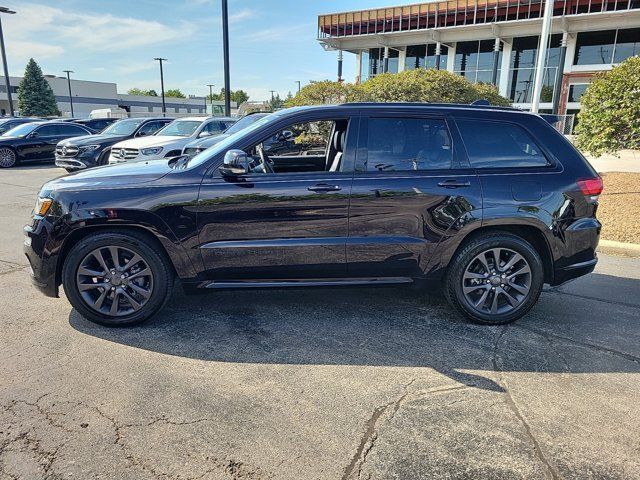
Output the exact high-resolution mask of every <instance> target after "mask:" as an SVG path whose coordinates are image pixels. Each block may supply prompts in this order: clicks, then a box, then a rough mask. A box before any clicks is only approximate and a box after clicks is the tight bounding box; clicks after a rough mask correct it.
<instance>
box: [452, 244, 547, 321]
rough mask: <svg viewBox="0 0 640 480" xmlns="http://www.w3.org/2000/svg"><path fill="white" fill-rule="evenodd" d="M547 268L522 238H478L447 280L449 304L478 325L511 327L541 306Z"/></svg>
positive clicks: (454, 262)
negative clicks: (537, 306) (513, 323)
mask: <svg viewBox="0 0 640 480" xmlns="http://www.w3.org/2000/svg"><path fill="white" fill-rule="evenodd" d="M543 283H544V269H543V265H542V260H541V259H540V255H539V254H538V252H537V251H536V250H535V249H534V248H533V246H531V244H529V243H528V242H527V241H525V240H523V239H522V238H520V237H518V236H516V235H511V234H508V233H493V234H487V235H483V236H481V237H478V238H475V239H474V240H472V241H471V242H469V243H468V244H467V245H465V246H464V247H463V248H462V250H461V251H460V252H458V253H457V254H456V256H455V257H454V259H453V260H452V262H451V264H450V266H449V270H448V273H447V277H446V285H445V293H446V296H447V299H448V300H449V303H451V305H453V306H454V307H456V308H457V309H458V310H460V311H461V312H462V313H464V314H465V315H466V316H467V317H469V318H471V319H472V320H474V321H475V322H478V323H483V324H487V325H502V324H505V323H510V322H513V321H515V320H517V319H518V318H520V317H522V316H523V315H525V314H526V313H527V312H528V311H529V310H530V309H531V308H532V307H533V305H535V303H536V302H537V301H538V297H539V296H540V292H541V291H542V285H543Z"/></svg>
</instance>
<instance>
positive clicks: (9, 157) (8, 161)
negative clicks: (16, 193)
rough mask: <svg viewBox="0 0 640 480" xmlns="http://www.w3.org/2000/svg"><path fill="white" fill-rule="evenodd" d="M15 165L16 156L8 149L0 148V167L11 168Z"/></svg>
mask: <svg viewBox="0 0 640 480" xmlns="http://www.w3.org/2000/svg"><path fill="white" fill-rule="evenodd" d="M15 163H16V154H15V153H14V152H13V150H11V149H10V148H6V147H3V148H0V167H2V168H9V167H13V166H14V165H15Z"/></svg>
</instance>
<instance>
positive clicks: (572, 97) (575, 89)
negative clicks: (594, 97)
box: [567, 83, 589, 102]
mask: <svg viewBox="0 0 640 480" xmlns="http://www.w3.org/2000/svg"><path fill="white" fill-rule="evenodd" d="M588 86H589V84H588V83H575V84H573V85H570V86H569V96H568V97H567V101H568V102H579V101H580V97H582V94H583V93H584V92H586V91H587V87H588Z"/></svg>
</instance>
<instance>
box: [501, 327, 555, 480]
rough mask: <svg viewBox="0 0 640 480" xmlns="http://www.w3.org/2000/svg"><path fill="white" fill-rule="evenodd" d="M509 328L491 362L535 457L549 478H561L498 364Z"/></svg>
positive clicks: (503, 330) (502, 332) (509, 405)
mask: <svg viewBox="0 0 640 480" xmlns="http://www.w3.org/2000/svg"><path fill="white" fill-rule="evenodd" d="M508 328H509V326H508V325H505V326H504V327H503V328H502V329H501V330H500V333H499V334H498V335H497V336H496V339H495V341H494V343H493V352H492V356H491V363H492V365H493V370H494V371H495V372H496V373H497V374H498V376H499V377H500V383H501V384H502V389H503V390H504V393H503V395H504V400H505V404H506V405H507V407H509V409H510V410H511V411H512V412H513V414H514V415H515V416H516V418H517V419H518V420H519V421H520V423H521V424H522V426H523V427H524V430H525V433H526V435H527V437H528V438H529V441H530V442H531V444H532V445H533V452H534V455H535V457H536V458H537V459H538V461H539V462H540V463H542V464H543V465H544V466H545V469H546V473H547V476H548V477H549V478H551V479H552V480H559V479H561V478H562V477H561V476H560V474H559V473H558V470H557V468H556V467H555V466H554V465H552V464H551V462H550V461H549V460H548V459H547V457H546V456H545V454H544V452H543V451H542V447H541V446H540V442H538V439H537V438H536V437H535V435H534V434H533V431H532V430H531V427H530V426H529V423H528V422H527V420H526V419H525V418H524V415H523V414H522V412H521V411H520V409H519V408H518V405H517V404H516V402H515V401H514V399H513V397H512V396H511V392H509V389H508V387H507V382H506V380H505V378H504V375H503V370H502V369H501V368H500V367H499V366H498V347H499V345H500V340H501V339H502V337H503V336H504V334H505V333H506V332H507V330H508Z"/></svg>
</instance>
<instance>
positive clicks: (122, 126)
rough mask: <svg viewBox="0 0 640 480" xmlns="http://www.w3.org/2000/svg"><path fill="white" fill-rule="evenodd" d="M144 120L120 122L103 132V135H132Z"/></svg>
mask: <svg viewBox="0 0 640 480" xmlns="http://www.w3.org/2000/svg"><path fill="white" fill-rule="evenodd" d="M142 122H144V119H138V118H137V119H132V120H118V121H117V122H115V123H112V124H111V125H109V126H108V127H107V128H105V129H104V130H103V131H102V135H131V134H132V133H133V132H135V131H136V128H138V127H139V126H140V124H141V123H142Z"/></svg>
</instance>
